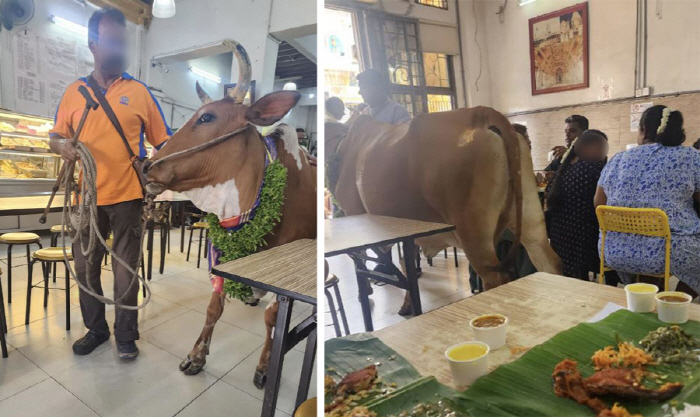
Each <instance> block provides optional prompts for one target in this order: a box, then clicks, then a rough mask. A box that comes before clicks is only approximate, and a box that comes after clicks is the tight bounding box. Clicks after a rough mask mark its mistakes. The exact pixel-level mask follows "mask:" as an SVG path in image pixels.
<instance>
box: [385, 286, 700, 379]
mask: <svg viewBox="0 0 700 417" xmlns="http://www.w3.org/2000/svg"><path fill="white" fill-rule="evenodd" d="M608 302H612V303H615V304H619V305H621V306H626V305H627V301H626V299H625V291H624V290H623V289H622V288H615V287H610V286H607V285H600V284H596V283H592V282H586V281H581V280H578V279H573V278H566V277H562V276H558V275H551V274H546V273H536V274H533V275H530V276H527V277H525V278H521V279H519V280H517V281H514V282H511V283H509V284H506V285H502V286H500V287H497V288H495V289H493V290H490V291H486V292H484V293H481V294H477V295H475V296H472V297H469V298H466V299H464V300H461V301H458V302H456V303H453V304H450V305H447V306H445V307H442V308H439V309H437V310H433V311H431V312H428V313H424V314H423V315H421V316H418V317H414V318H411V319H409V320H406V321H404V322H401V323H399V324H395V325H393V326H390V327H387V328H385V329H382V330H378V331H376V332H374V335H375V336H376V337H378V338H379V339H380V340H381V341H382V342H384V343H385V344H386V345H388V346H389V347H391V348H392V349H394V350H395V351H396V352H398V353H399V354H400V355H402V356H403V357H405V358H406V359H407V360H408V361H409V362H410V363H411V364H412V365H413V366H415V367H416V369H418V371H419V372H420V373H421V374H423V375H434V376H435V377H436V378H437V379H438V380H440V382H442V383H444V384H447V385H450V386H454V384H453V382H452V376H451V374H450V368H449V365H448V363H447V360H446V359H445V350H447V348H448V347H450V346H452V345H454V344H457V343H460V342H465V341H469V340H473V334H472V331H471V329H470V328H469V321H470V320H471V319H473V318H474V317H476V316H479V315H482V314H488V313H500V314H503V315H505V316H507V317H508V336H507V339H506V346H504V347H502V348H500V349H497V350H495V351H493V352H491V353H490V354H489V371H492V370H494V369H495V368H497V367H498V366H499V365H502V364H504V363H508V362H512V361H513V360H515V359H517V358H519V357H520V356H522V354H523V353H524V350H523V351H521V352H514V351H513V349H518V348H531V347H534V346H536V345H539V344H541V343H544V342H546V341H547V340H549V339H551V338H552V337H553V336H554V335H556V334H557V333H559V332H561V331H564V330H567V329H569V328H571V327H574V326H576V325H577V324H580V323H583V322H586V321H588V320H590V319H591V318H592V317H593V316H595V314H596V313H597V312H598V311H600V310H601V309H602V308H603V307H604V306H605V305H606V304H607V303H608ZM690 319H691V320H700V305H697V304H691V306H690Z"/></svg>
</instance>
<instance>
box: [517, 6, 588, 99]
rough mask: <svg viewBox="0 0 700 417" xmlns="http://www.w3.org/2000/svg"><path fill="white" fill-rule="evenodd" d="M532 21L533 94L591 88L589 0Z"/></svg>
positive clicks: (531, 75) (531, 72) (531, 69)
mask: <svg viewBox="0 0 700 417" xmlns="http://www.w3.org/2000/svg"><path fill="white" fill-rule="evenodd" d="M529 23H530V78H531V82H532V95H538V94H548V93H556V92H559V91H567V90H576V89H580V88H588V3H581V4H577V5H575V6H571V7H567V8H566V9H562V10H558V11H556V12H552V13H548V14H546V15H543V16H538V17H533V18H532V19H530V21H529Z"/></svg>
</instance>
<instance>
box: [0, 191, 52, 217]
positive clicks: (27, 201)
mask: <svg viewBox="0 0 700 417" xmlns="http://www.w3.org/2000/svg"><path fill="white" fill-rule="evenodd" d="M50 197H51V195H50V194H46V195H33V196H25V197H2V198H0V216H9V215H19V214H39V213H43V212H44V209H45V208H46V205H47V204H48V203H49V198H50ZM61 210H63V191H59V192H58V193H56V197H54V199H53V202H52V203H51V210H50V211H52V212H53V211H61Z"/></svg>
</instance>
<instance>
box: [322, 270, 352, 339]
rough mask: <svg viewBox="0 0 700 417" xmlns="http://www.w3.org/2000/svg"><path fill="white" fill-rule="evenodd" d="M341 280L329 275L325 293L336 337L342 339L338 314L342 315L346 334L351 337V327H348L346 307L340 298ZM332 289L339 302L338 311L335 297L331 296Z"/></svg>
mask: <svg viewBox="0 0 700 417" xmlns="http://www.w3.org/2000/svg"><path fill="white" fill-rule="evenodd" d="M339 282H340V280H339V279H338V277H336V276H335V275H333V274H329V275H328V278H326V282H325V284H324V286H323V287H324V288H323V292H324V293H325V294H326V299H327V300H328V307H329V308H330V309H331V317H332V319H333V328H335V335H336V337H341V336H342V335H343V334H342V333H341V332H340V325H339V324H338V315H337V313H340V319H341V320H343V327H344V328H345V334H346V335H349V334H350V327H349V326H348V319H347V317H346V316H345V307H344V306H343V299H342V297H341V296H340V289H338V283H339ZM331 288H333V292H335V301H337V302H338V309H337V310H336V309H335V302H334V301H333V296H332V295H331V292H330V291H329V290H330V289H331Z"/></svg>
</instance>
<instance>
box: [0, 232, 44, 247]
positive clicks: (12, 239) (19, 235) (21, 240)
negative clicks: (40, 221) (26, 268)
mask: <svg viewBox="0 0 700 417" xmlns="http://www.w3.org/2000/svg"><path fill="white" fill-rule="evenodd" d="M40 240H41V238H40V237H39V235H37V234H36V233H26V232H10V233H5V234H2V235H0V241H1V242H3V243H8V244H12V245H25V244H28V243H37V242H39V241H40Z"/></svg>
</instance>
